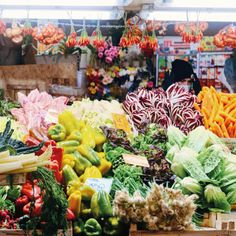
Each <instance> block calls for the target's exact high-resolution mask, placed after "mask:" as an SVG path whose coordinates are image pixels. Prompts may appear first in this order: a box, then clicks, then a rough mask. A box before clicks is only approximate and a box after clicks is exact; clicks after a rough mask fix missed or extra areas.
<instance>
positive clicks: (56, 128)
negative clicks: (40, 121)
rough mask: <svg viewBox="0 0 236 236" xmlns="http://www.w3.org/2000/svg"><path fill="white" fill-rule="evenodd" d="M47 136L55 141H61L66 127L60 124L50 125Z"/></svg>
mask: <svg viewBox="0 0 236 236" xmlns="http://www.w3.org/2000/svg"><path fill="white" fill-rule="evenodd" d="M48 136H49V138H51V139H52V140H55V141H56V142H59V141H63V140H65V138H66V129H65V127H64V126H63V125H61V124H56V125H52V126H51V127H50V128H49V129H48Z"/></svg>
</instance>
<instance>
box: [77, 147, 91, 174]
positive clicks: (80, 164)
mask: <svg viewBox="0 0 236 236" xmlns="http://www.w3.org/2000/svg"><path fill="white" fill-rule="evenodd" d="M74 157H75V167H74V168H75V171H76V173H77V175H79V176H80V175H82V174H83V173H84V171H85V169H86V168H87V167H91V166H92V163H91V162H90V161H89V160H88V159H86V158H85V157H83V156H82V155H81V154H80V153H79V152H78V151H75V152H74Z"/></svg>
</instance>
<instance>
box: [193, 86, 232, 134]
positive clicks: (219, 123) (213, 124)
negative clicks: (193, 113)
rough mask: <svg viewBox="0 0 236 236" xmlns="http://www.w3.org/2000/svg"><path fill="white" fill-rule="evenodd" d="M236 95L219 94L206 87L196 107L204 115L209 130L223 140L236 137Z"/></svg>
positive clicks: (199, 96) (200, 94)
mask: <svg viewBox="0 0 236 236" xmlns="http://www.w3.org/2000/svg"><path fill="white" fill-rule="evenodd" d="M235 98H236V95H235V94H228V93H221V92H220V93H218V92H217V91H216V90H215V89H214V88H213V87H211V88H208V87H204V88H203V89H202V91H201V92H200V93H199V95H198V102H199V104H200V106H198V105H197V104H196V105H195V107H197V109H199V111H200V112H201V114H202V115H203V120H204V125H205V127H206V128H207V129H209V130H211V131H212V132H213V133H215V134H216V135H218V136H219V137H221V138H235V137H236V111H235V107H236V102H235Z"/></svg>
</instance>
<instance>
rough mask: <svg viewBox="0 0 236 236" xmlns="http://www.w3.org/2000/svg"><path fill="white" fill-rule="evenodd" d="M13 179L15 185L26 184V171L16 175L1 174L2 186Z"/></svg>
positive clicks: (0, 184) (0, 183)
mask: <svg viewBox="0 0 236 236" xmlns="http://www.w3.org/2000/svg"><path fill="white" fill-rule="evenodd" d="M11 181H12V183H13V184H14V185H18V184H24V183H25V182H26V173H22V174H14V175H0V186H5V185H9V184H10V182H11Z"/></svg>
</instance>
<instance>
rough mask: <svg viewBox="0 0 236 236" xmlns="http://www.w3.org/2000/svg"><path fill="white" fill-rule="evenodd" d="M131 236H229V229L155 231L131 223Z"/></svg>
mask: <svg viewBox="0 0 236 236" xmlns="http://www.w3.org/2000/svg"><path fill="white" fill-rule="evenodd" d="M130 236H229V231H227V230H215V229H212V228H202V229H199V230H194V231H170V232H155V231H146V230H137V227H136V225H131V228H130ZM232 236H235V235H232Z"/></svg>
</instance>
